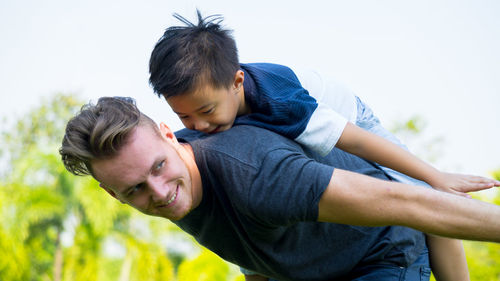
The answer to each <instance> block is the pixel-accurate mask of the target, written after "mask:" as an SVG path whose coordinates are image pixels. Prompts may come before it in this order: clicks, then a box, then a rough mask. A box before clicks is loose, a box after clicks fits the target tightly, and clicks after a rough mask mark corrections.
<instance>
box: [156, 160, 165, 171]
mask: <svg viewBox="0 0 500 281" xmlns="http://www.w3.org/2000/svg"><path fill="white" fill-rule="evenodd" d="M164 164H165V160H163V161H161V162H160V163H158V165H156V167H155V170H157V171H158V170H160V169H161V168H162V167H163V165H164Z"/></svg>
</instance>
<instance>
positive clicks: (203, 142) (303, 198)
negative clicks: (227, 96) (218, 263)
mask: <svg viewBox="0 0 500 281" xmlns="http://www.w3.org/2000/svg"><path fill="white" fill-rule="evenodd" d="M178 137H181V138H182V139H184V141H185V142H179V141H178V140H177V138H176V136H175V135H174V134H173V133H172V132H171V131H170V129H169V128H168V127H167V126H166V125H164V124H161V125H160V128H159V129H158V127H157V126H156V124H155V123H154V122H153V121H152V120H151V119H149V118H148V117H147V116H145V115H144V114H142V113H141V112H140V111H139V110H138V109H137V108H136V107H135V105H134V104H132V103H129V102H126V101H123V100H121V99H118V98H101V99H100V100H99V102H98V103H97V105H95V106H94V105H90V104H89V105H87V106H85V107H84V108H82V111H81V112H80V113H78V114H77V116H75V117H74V118H73V119H72V120H70V122H69V123H68V126H67V128H66V134H65V136H64V140H63V145H62V147H61V150H60V152H61V155H62V159H63V162H64V164H65V166H66V168H67V169H68V170H69V171H70V172H72V173H74V174H77V175H85V174H87V175H88V174H90V175H92V176H93V177H94V178H95V179H97V180H98V181H99V182H100V183H101V187H103V188H104V189H105V190H106V191H107V192H108V193H109V194H111V195H112V196H114V197H115V198H117V199H118V200H120V201H122V202H124V203H126V204H129V205H131V206H132V207H134V208H136V209H138V210H139V211H141V212H143V213H145V214H149V215H154V216H160V217H164V218H167V219H170V220H172V221H173V222H174V223H176V224H177V225H179V226H180V227H181V228H182V229H184V230H185V231H186V232H188V233H189V234H191V235H193V236H194V237H195V238H196V239H197V240H198V241H199V242H200V243H201V244H202V245H204V246H206V247H207V248H209V249H211V250H212V251H214V252H215V253H217V254H218V255H219V256H221V257H222V258H224V259H226V260H228V261H230V262H233V263H235V264H238V265H239V266H241V267H243V268H247V269H249V270H252V271H254V272H258V273H259V274H261V275H262V276H267V277H269V278H273V279H278V280H332V279H335V280H340V279H346V280H381V279H383V280H393V279H394V280H401V279H400V278H401V277H402V278H403V279H402V280H420V278H424V279H423V280H425V279H426V278H427V279H428V275H429V268H428V257H427V250H426V246H425V241H424V236H423V234H422V233H421V232H419V231H416V230H413V229H411V228H407V227H403V226H408V227H412V228H415V229H418V230H420V231H425V232H428V233H433V234H438V235H443V236H449V237H454V238H462V239H475V240H489V241H495V242H500V221H498V220H495V218H498V217H500V207H499V206H495V205H491V204H486V203H483V202H479V201H476V200H472V199H466V198H462V197H459V196H455V195H451V194H445V193H442V192H438V191H433V190H428V189H425V188H420V187H413V186H408V185H404V184H400V183H395V182H388V181H382V180H379V179H375V178H372V177H367V176H364V175H360V174H357V173H353V172H348V171H346V169H349V170H353V171H356V172H359V173H364V174H367V175H370V176H374V177H378V178H381V179H387V178H386V177H385V175H384V173H383V172H382V171H381V170H379V169H377V168H376V167H374V166H372V165H371V164H370V163H368V162H366V161H364V160H362V159H360V158H356V157H354V156H352V155H349V154H347V153H344V152H341V151H337V150H334V151H333V152H332V153H330V154H329V155H327V157H324V158H322V157H320V156H318V155H317V154H314V153H312V152H309V151H304V150H303V149H302V148H301V147H300V146H299V145H297V144H296V143H294V142H293V141H290V140H287V139H285V138H283V137H281V136H278V135H276V134H274V133H271V132H268V131H266V130H263V129H259V128H254V127H247V126H236V127H234V128H232V129H231V130H229V131H227V132H222V133H219V134H216V135H211V136H207V135H203V134H202V133H198V132H193V131H187V130H184V131H181V132H179V133H178ZM186 141H187V142H186ZM318 161H319V162H318ZM320 162H321V163H320ZM334 167H335V168H334ZM348 224H351V225H363V226H365V227H361V226H350V225H348ZM385 225H396V226H389V227H388V226H385ZM397 225H401V226H397ZM366 226H379V227H366ZM380 226H385V227H380ZM248 278H250V277H248Z"/></svg>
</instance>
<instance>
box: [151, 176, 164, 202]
mask: <svg viewBox="0 0 500 281" xmlns="http://www.w3.org/2000/svg"><path fill="white" fill-rule="evenodd" d="M147 184H148V187H149V190H150V195H151V198H152V199H153V201H154V202H160V201H162V200H165V198H166V196H167V193H168V185H167V183H165V182H163V181H162V180H161V177H150V178H148V180H147Z"/></svg>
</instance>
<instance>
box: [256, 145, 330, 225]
mask: <svg viewBox="0 0 500 281" xmlns="http://www.w3.org/2000/svg"><path fill="white" fill-rule="evenodd" d="M333 169H334V168H333V167H331V166H327V165H323V164H321V163H318V162H316V161H314V160H312V159H310V158H308V157H306V156H304V155H303V154H302V153H300V152H297V151H293V150H287V149H277V150H274V151H271V152H269V153H268V154H267V156H266V157H265V159H264V160H263V161H262V165H261V167H260V169H259V172H258V173H257V174H256V176H255V178H254V181H253V183H252V184H251V186H250V191H249V193H248V196H249V198H248V202H249V204H248V210H249V212H250V214H249V215H250V216H252V217H254V219H255V220H256V221H259V222H260V223H262V224H265V225H272V226H280V225H290V224H293V223H296V222H299V221H316V220H317V218H318V203H319V200H320V198H321V195H322V194H323V192H324V190H325V189H326V187H327V186H328V183H329V182H330V179H331V176H332V173H333Z"/></svg>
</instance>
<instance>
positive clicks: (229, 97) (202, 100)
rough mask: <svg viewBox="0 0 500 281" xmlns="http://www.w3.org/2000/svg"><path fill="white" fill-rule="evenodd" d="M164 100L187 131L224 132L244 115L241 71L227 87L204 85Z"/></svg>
mask: <svg viewBox="0 0 500 281" xmlns="http://www.w3.org/2000/svg"><path fill="white" fill-rule="evenodd" d="M166 100H167V102H168V104H169V105H170V107H171V108H172V110H173V111H174V112H175V113H176V114H177V115H178V116H179V118H180V119H181V121H182V123H183V124H184V126H185V127H186V128H188V129H191V130H197V131H202V132H204V133H208V134H213V133H217V132H222V131H225V130H228V129H230V128H231V127H232V126H233V123H234V119H236V116H238V115H241V114H245V113H246V110H245V98H244V90H243V72H242V71H238V72H237V73H236V76H235V80H234V83H233V84H232V85H230V86H229V87H228V88H214V87H213V86H212V85H205V86H203V87H200V88H198V89H196V90H195V91H193V92H191V93H186V94H182V95H178V96H174V97H170V98H167V99H166Z"/></svg>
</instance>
